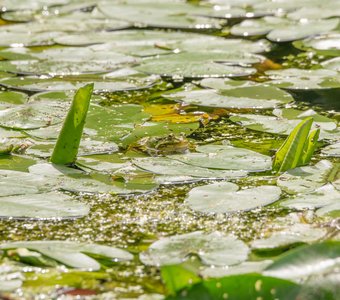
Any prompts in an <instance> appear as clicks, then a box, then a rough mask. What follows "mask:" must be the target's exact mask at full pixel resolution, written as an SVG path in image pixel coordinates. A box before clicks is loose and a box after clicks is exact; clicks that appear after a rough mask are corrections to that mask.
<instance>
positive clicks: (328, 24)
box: [267, 19, 339, 43]
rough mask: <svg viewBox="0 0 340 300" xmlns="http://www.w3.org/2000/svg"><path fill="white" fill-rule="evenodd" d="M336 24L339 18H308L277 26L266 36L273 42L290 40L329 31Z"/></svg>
mask: <svg viewBox="0 0 340 300" xmlns="http://www.w3.org/2000/svg"><path fill="white" fill-rule="evenodd" d="M338 24H339V20H337V19H329V20H308V21H305V22H298V23H295V24H291V25H283V26H278V27H277V28H275V29H274V30H272V31H271V32H270V33H269V34H268V35H267V38H268V39H269V40H270V41H273V42H280V43H281V42H291V41H296V40H300V39H304V38H306V37H309V36H313V35H317V34H320V33H325V32H328V31H331V30H333V29H335V28H336V27H337V26H338Z"/></svg>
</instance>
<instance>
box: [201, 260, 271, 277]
mask: <svg viewBox="0 0 340 300" xmlns="http://www.w3.org/2000/svg"><path fill="white" fill-rule="evenodd" d="M272 262H273V261H271V260H261V261H245V262H243V263H240V264H239V265H235V266H230V267H215V266H214V267H208V268H205V269H203V271H201V272H200V274H201V275H202V276H204V277H208V278H220V277H225V276H230V275H239V274H249V273H261V272H262V271H263V270H264V269H265V268H266V267H268V266H269V265H270V264H272Z"/></svg>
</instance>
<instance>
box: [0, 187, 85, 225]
mask: <svg viewBox="0 0 340 300" xmlns="http://www.w3.org/2000/svg"><path fill="white" fill-rule="evenodd" d="M0 204H1V212H0V218H17V219H26V218H32V219H70V218H80V217H83V216H85V215H87V214H88V212H89V208H88V206H87V205H85V204H82V203H80V202H78V201H74V200H73V199H72V197H70V196H66V195H63V194H60V193H57V192H49V193H43V194H26V195H17V196H8V197H0Z"/></svg>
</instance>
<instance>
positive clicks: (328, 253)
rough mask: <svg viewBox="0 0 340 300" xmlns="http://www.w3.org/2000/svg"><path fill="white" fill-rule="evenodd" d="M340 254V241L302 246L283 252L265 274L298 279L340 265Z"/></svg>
mask: <svg viewBox="0 0 340 300" xmlns="http://www.w3.org/2000/svg"><path fill="white" fill-rule="evenodd" d="M339 256H340V242H331V241H328V242H323V243H319V244H314V245H310V246H309V245H307V246H302V247H299V248H297V249H294V250H291V251H289V252H287V253H285V254H283V255H282V256H281V257H279V258H278V259H277V260H276V261H275V262H274V263H273V264H272V265H270V266H269V267H267V268H266V270H265V271H264V274H265V275H268V276H273V277H279V278H286V279H294V280H297V279H299V278H303V277H307V276H310V275H313V274H320V273H321V272H323V271H327V270H330V269H332V268H335V267H336V266H339Z"/></svg>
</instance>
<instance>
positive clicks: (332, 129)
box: [230, 108, 339, 139]
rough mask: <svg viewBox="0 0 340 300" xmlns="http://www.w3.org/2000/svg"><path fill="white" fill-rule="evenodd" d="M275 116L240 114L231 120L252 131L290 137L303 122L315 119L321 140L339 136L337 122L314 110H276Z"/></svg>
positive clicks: (314, 127)
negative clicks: (307, 119) (310, 118)
mask: <svg viewBox="0 0 340 300" xmlns="http://www.w3.org/2000/svg"><path fill="white" fill-rule="evenodd" d="M273 114H274V115H275V116H265V115H256V114H238V115H234V116H231V117H230V120H231V121H233V122H236V123H239V124H241V125H242V126H245V127H246V128H249V129H252V130H256V131H262V132H268V133H273V134H282V135H288V134H290V133H291V132H292V130H293V129H294V128H295V127H296V126H297V125H298V124H299V123H300V122H301V120H303V119H305V118H306V117H313V119H314V123H313V125H312V130H314V129H317V128H320V130H321V132H320V139H334V138H338V136H339V132H338V130H337V125H336V122H335V121H334V120H332V119H330V118H327V117H324V116H322V115H319V114H317V113H316V112H315V111H314V110H311V109H310V110H307V111H301V110H296V109H291V108H288V109H275V110H274V111H273Z"/></svg>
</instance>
